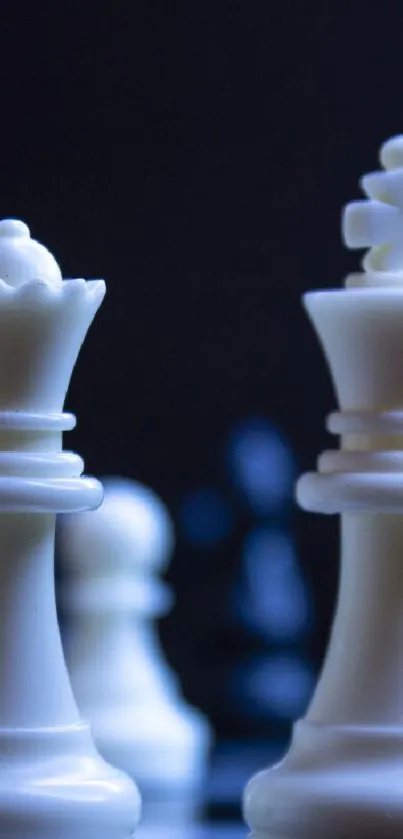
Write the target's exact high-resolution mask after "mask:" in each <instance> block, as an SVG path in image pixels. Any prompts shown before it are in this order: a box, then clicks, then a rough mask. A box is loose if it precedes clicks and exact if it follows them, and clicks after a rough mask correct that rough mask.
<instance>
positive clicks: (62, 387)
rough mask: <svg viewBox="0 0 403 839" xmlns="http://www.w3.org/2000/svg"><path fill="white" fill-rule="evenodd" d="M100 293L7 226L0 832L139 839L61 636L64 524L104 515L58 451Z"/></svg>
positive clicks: (3, 227) (0, 303)
mask: <svg viewBox="0 0 403 839" xmlns="http://www.w3.org/2000/svg"><path fill="white" fill-rule="evenodd" d="M103 295H104V284H103V282H94V283H85V282H84V280H72V281H69V282H63V281H62V278H61V275H60V271H59V269H58V266H57V264H56V263H55V260H54V259H53V257H52V256H51V255H50V254H49V253H48V252H47V251H46V250H45V248H43V246H41V245H39V244H38V243H37V242H35V241H33V240H32V239H31V238H30V235H29V231H28V228H27V227H26V226H25V225H24V224H22V223H21V222H16V221H12V220H11V221H10V220H6V221H3V222H0V835H1V837H2V839H44V837H45V836H46V837H52V839H53V837H54V839H56V837H57V839H72V837H73V836H74V839H92V837H93V838H94V839H95V838H96V839H129V837H131V836H132V834H133V830H134V827H135V825H136V822H137V819H138V815H139V796H138V792H137V790H136V788H135V786H134V784H133V783H132V782H131V781H130V780H129V779H128V778H127V777H126V776H124V775H123V773H119V772H118V771H117V770H115V769H113V768H112V767H110V766H108V765H107V764H106V763H105V761H104V760H103V759H102V758H101V757H100V756H99V755H98V753H97V752H96V749H95V747H94V743H93V741H92V738H91V734H90V729H89V726H88V724H86V723H83V722H81V719H80V716H79V713H78V710H77V706H76V703H75V700H74V698H73V693H72V690H71V687H70V682H69V677H68V673H67V669H66V666H65V663H64V658H63V652H62V646H61V640H60V634H59V629H58V625H57V616H56V604H55V590H54V566H53V552H54V535H55V520H56V513H61V512H72V511H73V510H82V509H87V508H90V507H95V506H97V505H98V504H99V503H100V502H101V499H102V487H101V485H100V484H99V483H98V481H95V480H94V479H91V478H86V477H83V476H82V475H81V473H82V467H83V463H82V461H81V458H79V457H77V455H74V454H72V453H70V452H63V451H62V431H63V430H67V429H69V428H72V427H73V426H74V417H72V416H71V415H68V414H63V413H61V412H62V410H63V403H64V398H65V394H66V390H67V387H68V383H69V379H70V375H71V372H72V369H73V366H74V363H75V360H76V357H77V354H78V352H79V349H80V346H81V344H82V341H83V340H84V337H85V334H86V332H87V329H88V327H89V325H90V323H91V321H92V319H93V317H94V315H95V312H96V310H97V309H98V307H99V305H100V303H101V300H102V298H103Z"/></svg>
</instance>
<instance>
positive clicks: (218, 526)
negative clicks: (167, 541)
mask: <svg viewBox="0 0 403 839" xmlns="http://www.w3.org/2000/svg"><path fill="white" fill-rule="evenodd" d="M179 520H180V525H181V528H182V531H183V534H184V536H185V537H186V539H187V541H188V542H189V543H190V544H192V545H196V546H199V547H209V546H213V545H216V544H218V543H220V542H223V541H224V540H225V539H227V538H228V536H229V535H230V534H231V531H232V529H233V526H234V519H233V514H232V510H231V508H230V506H229V504H228V502H227V499H226V498H225V495H224V494H223V493H222V492H221V491H220V490H219V489H216V488H215V487H201V488H199V489H195V490H193V491H190V492H188V494H187V495H186V497H185V498H184V499H183V501H182V503H181V505H180V510H179Z"/></svg>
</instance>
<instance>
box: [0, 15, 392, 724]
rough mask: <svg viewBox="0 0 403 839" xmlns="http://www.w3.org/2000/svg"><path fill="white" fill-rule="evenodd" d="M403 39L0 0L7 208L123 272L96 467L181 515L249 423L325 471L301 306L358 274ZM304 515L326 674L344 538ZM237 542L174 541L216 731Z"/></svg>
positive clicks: (62, 251)
mask: <svg viewBox="0 0 403 839" xmlns="http://www.w3.org/2000/svg"><path fill="white" fill-rule="evenodd" d="M402 24H403V10H402V7H401V3H398V2H393V3H386V4H384V5H383V6H382V8H380V7H379V4H376V5H375V6H374V8H373V9H371V7H370V4H368V3H364V2H354V0H350V2H340V0H334V2H319V0H315V1H314V2H313V0H305V2H297V0H294V2H286V0H241V2H237V0H228V1H227V0H215V2H208V0H203V1H202V0H185V2H175V0H164V1H163V0H135V2H119V0H115V2H114V3H113V4H107V5H106V6H105V7H104V8H102V7H101V4H100V3H99V2H98V3H95V2H92V0H88V2H74V0H71V2H68V3H65V2H60V3H55V2H52V3H50V2H48V3H45V2H41V0H36V2H35V3H33V4H31V3H30V4H28V3H27V2H20V3H18V4H14V5H12V4H5V6H4V8H3V9H2V14H1V46H0V68H1V82H0V165H1V190H0V215H1V216H2V217H3V216H16V217H21V218H22V219H24V220H26V221H27V222H28V224H29V226H30V228H31V231H32V234H33V235H34V236H35V237H36V238H38V239H39V240H40V241H43V242H44V243H45V244H46V245H47V246H48V247H49V248H50V249H51V250H52V252H53V253H54V254H55V255H56V257H57V259H58V260H59V262H60V264H61V266H62V268H63V273H64V274H65V275H66V276H85V277H99V276H102V277H105V278H106V280H107V286H108V293H107V298H106V301H105V303H104V305H103V307H102V309H101V311H100V313H99V314H98V316H97V318H96V321H95V323H94V326H93V327H92V328H91V331H90V333H89V336H88V339H87V342H86V344H85V347H84V348H83V351H82V354H81V356H80V358H79V361H78V364H77V368H76V371H75V374H74V377H73V381H72V385H71V389H70V392H69V398H68V403H67V404H68V408H69V409H70V410H72V411H74V412H75V413H77V415H78V422H79V425H78V429H77V430H76V431H75V432H74V433H73V434H72V435H69V439H68V441H67V440H66V445H68V446H69V447H73V448H74V449H75V450H77V451H78V452H79V453H80V454H82V455H83V456H84V458H85V461H86V467H87V470H88V471H89V472H92V473H95V474H97V475H101V476H102V475H105V474H110V473H112V474H116V473H122V474H125V475H127V476H130V477H134V478H136V479H137V480H140V481H143V482H144V483H146V484H148V485H149V486H151V487H153V488H154V489H155V490H156V491H157V492H158V493H159V494H160V495H161V496H162V497H163V499H164V500H165V501H166V502H167V504H168V506H169V508H170V510H171V512H172V514H173V516H174V518H175V520H176V519H177V511H178V505H179V504H180V499H181V498H182V497H183V494H184V493H185V494H186V492H187V491H188V490H189V488H191V487H193V486H195V485H202V484H203V483H204V482H210V483H214V481H216V482H218V483H219V481H220V480H221V472H220V466H219V465H218V464H219V463H220V457H221V455H220V452H221V450H222V447H223V445H224V442H225V439H226V435H227V434H228V429H229V428H230V427H231V426H232V424H233V423H234V422H235V421H237V420H238V419H239V418H240V417H243V416H249V415H255V414H256V415H259V416H265V417H269V418H271V419H273V420H274V421H275V422H276V423H277V425H278V426H279V427H280V428H281V429H283V431H284V433H285V434H286V436H287V437H288V439H289V440H290V441H291V444H292V446H293V448H294V451H295V453H296V457H297V461H298V469H299V471H303V470H304V469H306V468H313V467H314V463H315V458H316V456H317V454H318V453H319V452H320V451H321V450H322V449H323V448H325V447H327V446H328V445H329V443H330V442H331V441H330V440H328V439H327V436H326V434H325V431H324V418H325V415H326V413H328V412H329V411H330V410H331V409H332V408H333V407H334V399H333V395H332V389H331V384H330V380H329V376H328V373H327V369H326V365H325V363H324V360H323V358H322V355H321V352H320V349H319V346H318V345H317V342H316V339H315V337H314V335H313V331H312V329H311V327H310V325H309V324H308V321H307V318H306V316H305V314H304V312H303V309H302V306H301V302H300V298H301V295H302V293H303V292H304V291H305V290H307V289H311V288H317V287H332V286H338V285H339V284H341V282H342V280H343V277H344V275H345V274H346V273H347V271H348V270H350V269H353V268H355V267H356V266H357V258H356V255H354V254H353V255H349V254H348V253H347V252H345V251H344V250H343V249H342V246H341V243H340V233H339V218H340V209H341V207H342V205H343V204H344V203H345V202H346V201H348V200H350V199H352V198H356V197H358V196H359V191H358V186H357V181H358V178H359V176H360V175H361V174H362V173H363V172H366V171H370V170H371V169H374V168H376V167H377V149H378V148H379V145H380V144H381V142H383V141H384V140H385V139H387V138H388V137H389V136H390V135H392V134H394V133H398V132H400V131H401V130H402V127H403V107H402V102H403V71H402V62H401V54H402V43H403V41H402ZM295 516H296V518H295V535H296V539H297V544H298V552H299V555H300V557H301V563H302V566H303V568H304V571H305V574H306V576H307V579H308V580H309V582H310V584H311V586H312V590H313V594H314V600H315V608H316V624H315V626H316V629H315V633H314V636H313V638H312V640H311V649H310V654H311V656H312V659H313V661H314V662H315V665H316V666H318V665H319V663H320V660H321V656H322V654H323V650H324V645H325V642H326V639H327V633H328V628H329V621H330V617H331V609H332V605H333V599H334V594H335V586H336V580H337V538H336V537H337V530H336V525H337V523H336V521H335V520H333V519H326V518H320V517H314V516H309V515H306V514H300V513H295ZM235 547H236V546H235V544H234V541H233V540H232V542H231V544H229V545H227V547H222V549H221V554H220V556H221V561H218V559H219V557H216V560H217V561H215V562H214V565H211V563H210V565H208V563H204V562H203V556H202V553H201V552H200V551H194V550H193V551H192V550H191V549H190V548H189V546H187V545H186V544H185V543H184V541H183V540H182V539H181V533H180V528H179V529H178V546H177V554H176V557H175V560H174V563H173V565H172V567H171V569H170V571H169V579H170V580H171V581H172V583H173V584H174V586H175V589H176V593H177V608H176V610H175V613H174V615H172V617H171V618H170V619H168V620H167V621H166V622H165V623H164V625H163V627H162V633H163V638H164V643H165V645H166V648H167V653H168V656H169V658H170V659H171V661H172V662H173V664H174V665H175V667H176V668H177V669H178V671H179V672H180V675H181V678H182V682H183V686H184V689H185V692H186V695H187V696H188V698H189V699H191V700H192V701H193V702H196V703H197V704H201V705H202V707H204V709H205V710H206V711H207V712H208V713H209V714H210V717H212V718H214V707H215V706H214V696H213V693H214V692H213V691H212V689H211V688H210V686H209V685H210V682H209V678H207V676H206V679H205V678H204V674H206V673H207V671H208V665H209V661H210V659H211V654H212V650H213V648H214V646H215V645H216V644H217V642H218V640H219V639H220V638H221V642H222V643H223V644H224V645H225V643H227V644H228V645H229V646H231V643H232V646H233V649H235V653H236V641H232V642H231V637H230V636H231V633H229V635H228V637H227V636H226V629H225V626H224V624H225V621H223V618H222V615H221V617H220V614H221V613H220V604H221V603H222V602H223V601H222V598H223V596H224V592H225V588H226V585H227V583H228V580H229V578H230V577H231V573H232V571H233V567H234V565H235V564H236V551H235V550H234V548H235ZM206 610H209V615H210V621H209V623H208V626H207V624H206V620H205V616H206ZM220 621H221V622H220ZM184 627H186V629H185V630H184ZM234 644H235V647H234ZM224 716H225V715H224ZM218 717H220V718H219V719H218ZM218 717H217V720H216V722H217V725H221V726H222V730H223V732H224V734H225V726H226V725H227V727H229V734H231V721H229V722H228V721H227V723H226V722H225V719H223V715H222V713H221V716H220V715H218ZM227 733H228V732H227Z"/></svg>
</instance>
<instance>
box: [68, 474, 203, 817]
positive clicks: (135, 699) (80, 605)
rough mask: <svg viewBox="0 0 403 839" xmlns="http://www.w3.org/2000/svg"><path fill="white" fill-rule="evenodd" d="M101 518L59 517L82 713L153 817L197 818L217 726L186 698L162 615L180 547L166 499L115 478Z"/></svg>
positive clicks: (72, 665) (72, 667) (107, 485)
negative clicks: (162, 632) (161, 633)
mask: <svg viewBox="0 0 403 839" xmlns="http://www.w3.org/2000/svg"><path fill="white" fill-rule="evenodd" d="M103 483H104V489H105V495H104V501H103V504H102V506H101V507H99V509H98V510H96V511H95V512H94V513H93V514H88V513H79V514H75V515H71V516H66V517H64V518H63V520H62V521H61V522H60V529H59V540H58V543H59V545H60V558H61V568H62V578H63V579H62V584H61V607H62V610H63V612H64V615H65V619H66V629H65V632H64V633H63V640H64V647H65V652H66V659H67V664H68V667H69V671H70V676H71V680H72V684H73V689H74V692H75V696H76V698H77V702H78V705H79V708H80V710H81V712H82V713H83V714H84V715H85V716H86V717H87V718H88V719H90V720H91V724H92V728H93V732H94V737H95V740H96V743H97V746H98V748H99V750H100V752H101V754H103V755H104V757H105V758H106V759H107V760H110V761H111V763H113V764H114V765H116V766H119V767H120V768H122V769H124V770H125V771H126V772H128V773H129V774H130V775H132V776H133V777H135V778H136V781H137V782H138V785H139V788H140V792H141V795H142V800H143V820H144V821H148V822H150V821H153V822H156V821H162V820H163V821H165V822H166V821H167V820H168V819H170V820H171V821H172V820H173V819H175V820H176V822H178V821H179V820H181V821H182V822H183V821H184V820H186V821H188V820H191V819H192V818H193V817H195V816H196V815H197V808H198V804H199V800H200V796H201V792H202V790H201V785H202V783H203V779H204V772H205V769H206V760H207V752H208V747H209V728H208V725H207V722H206V720H205V719H204V718H203V717H202V715H201V714H200V713H199V712H198V711H196V710H194V709H191V708H189V707H188V706H187V705H186V703H185V702H184V700H183V699H182V697H181V696H180V692H179V686H178V683H177V679H176V676H174V674H173V672H172V671H171V670H170V668H169V667H168V665H167V663H166V662H165V661H164V657H163V651H162V649H161V647H160V644H159V640H158V637H157V633H156V626H155V623H154V621H155V618H156V617H157V616H159V615H160V614H162V613H164V612H165V611H166V610H167V606H170V603H171V597H170V594H169V591H168V590H167V588H166V586H165V585H164V584H163V583H162V581H161V580H158V579H157V578H156V574H157V573H158V572H161V571H162V570H164V568H165V567H166V565H167V563H168V562H169V559H170V557H171V554H172V551H173V545H174V533H173V525H172V522H171V519H170V517H169V514H168V511H167V510H166V508H165V506H164V505H163V503H162V501H161V500H160V499H159V498H158V497H157V496H156V495H155V494H154V493H153V492H151V490H149V489H147V488H146V487H144V486H142V485H140V484H138V483H135V482H134V481H129V480H123V479H111V478H110V479H106V480H105V481H104V482H103Z"/></svg>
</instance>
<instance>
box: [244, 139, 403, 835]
mask: <svg viewBox="0 0 403 839" xmlns="http://www.w3.org/2000/svg"><path fill="white" fill-rule="evenodd" d="M380 159H381V163H382V165H383V167H384V169H385V171H380V172H375V173H374V174H371V175H366V176H365V177H364V178H363V179H362V181H361V185H362V188H363V190H364V192H365V193H366V194H367V196H368V197H369V200H366V201H359V202H354V203H352V204H349V205H348V206H347V207H346V209H345V211H344V218H343V233H344V238H345V242H346V244H347V246H349V247H351V248H364V247H370V248H371V249H370V250H369V252H368V253H367V254H366V256H365V259H364V263H363V267H364V272H363V273H361V274H355V275H352V276H350V277H348V278H347V281H346V289H340V290H333V291H317V292H311V293H309V294H307V295H306V296H305V306H306V308H307V310H308V313H309V316H310V319H311V321H312V323H313V325H314V327H315V329H316V331H317V333H318V336H319V339H320V342H321V345H322V347H323V350H324V353H325V355H326V358H327V360H328V362H329V365H330V370H331V374H332V379H333V382H334V388H335V391H336V395H337V399H338V402H339V406H340V410H339V411H338V412H336V413H333V414H331V415H330V417H329V419H328V429H329V431H330V432H331V433H333V434H338V435H340V436H341V448H340V450H332V451H326V452H324V453H323V454H322V455H321V456H320V458H319V461H318V472H317V473H312V474H307V475H304V476H303V477H302V478H301V479H300V481H299V484H298V487H297V496H298V500H299V503H300V505H301V506H302V507H303V508H304V509H306V510H310V511H314V512H318V513H335V514H341V579H340V590H339V597H338V604H337V609H336V615H335V619H334V624H333V629H332V633H331V638H330V644H329V649H328V652H327V656H326V659H325V664H324V667H323V671H322V674H321V677H320V679H319V683H318V685H317V688H316V691H315V693H314V696H313V699H312V701H311V704H310V707H309V709H308V712H307V714H306V717H305V719H303V720H301V721H299V722H297V723H296V725H295V726H294V731H293V737H292V742H291V746H290V750H289V752H288V754H287V755H286V757H285V758H284V760H283V761H282V762H281V763H280V764H278V765H277V766H275V767H274V768H273V769H269V770H265V771H263V772H261V773H259V774H258V775H256V776H255V777H254V778H252V780H251V781H250V782H249V785H248V786H247V788H246V792H245V798H244V812H245V816H246V819H247V821H248V823H249V825H251V827H252V829H253V835H254V836H256V837H259V839H261V837H265V839H267V838H268V837H270V839H272V837H273V839H274V837H275V839H285V837H286V838H287V839H401V837H402V836H403V786H402V773H403V566H402V561H403V137H394V138H392V139H391V140H389V141H388V142H387V143H386V144H385V145H384V146H383V148H382V149H381V153H380Z"/></svg>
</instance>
